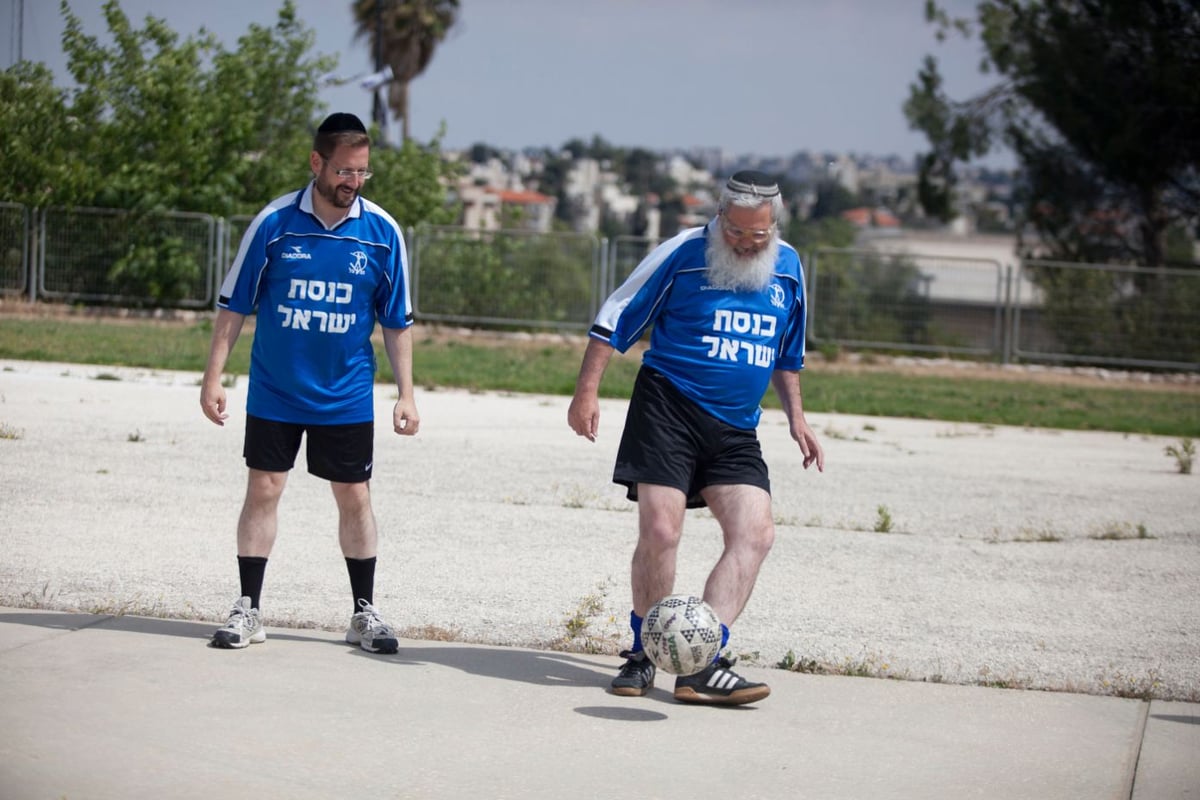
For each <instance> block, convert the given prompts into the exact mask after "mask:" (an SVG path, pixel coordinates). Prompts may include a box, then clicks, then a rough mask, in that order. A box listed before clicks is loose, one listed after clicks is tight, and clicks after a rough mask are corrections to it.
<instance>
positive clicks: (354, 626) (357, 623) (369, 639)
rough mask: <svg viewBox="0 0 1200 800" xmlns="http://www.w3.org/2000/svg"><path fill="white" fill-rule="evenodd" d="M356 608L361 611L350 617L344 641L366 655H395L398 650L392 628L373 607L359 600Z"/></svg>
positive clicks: (398, 645) (397, 643)
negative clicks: (357, 647)
mask: <svg viewBox="0 0 1200 800" xmlns="http://www.w3.org/2000/svg"><path fill="white" fill-rule="evenodd" d="M358 607H359V608H361V609H362V611H359V612H357V613H356V614H354V615H353V616H352V617H350V627H349V628H347V629H346V641H347V642H349V643H350V644H356V645H358V646H359V647H361V648H362V649H363V650H366V651H367V652H368V653H395V652H396V651H397V650H399V649H400V643H399V642H398V641H396V634H395V633H394V632H393V631H392V627H391V626H390V625H388V624H387V623H386V622H384V621H383V619H382V618H380V616H379V612H378V611H377V610H376V609H375V606H373V605H371V604H370V603H368V602H367V601H366V600H363V599H362V598H359V601H358Z"/></svg>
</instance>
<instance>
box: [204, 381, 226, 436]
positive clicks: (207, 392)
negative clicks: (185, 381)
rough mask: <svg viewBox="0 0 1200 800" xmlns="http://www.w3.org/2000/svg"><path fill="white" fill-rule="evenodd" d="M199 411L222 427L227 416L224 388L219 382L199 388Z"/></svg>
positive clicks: (209, 383)
mask: <svg viewBox="0 0 1200 800" xmlns="http://www.w3.org/2000/svg"><path fill="white" fill-rule="evenodd" d="M200 410H201V411H203V412H204V416H206V417H208V418H209V419H210V420H212V421H213V422H214V423H215V424H217V425H222V426H223V425H224V424H225V420H227V419H229V415H228V414H226V413H225V387H224V386H222V385H221V382H220V380H217V381H215V382H206V383H204V384H203V386H202V387H201V388H200Z"/></svg>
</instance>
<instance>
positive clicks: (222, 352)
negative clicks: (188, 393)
mask: <svg viewBox="0 0 1200 800" xmlns="http://www.w3.org/2000/svg"><path fill="white" fill-rule="evenodd" d="M245 321H246V317H245V316H244V315H242V314H238V313H237V312H235V311H230V310H229V309H227V308H222V309H220V310H219V311H217V318H216V319H215V320H214V321H213V334H212V344H211V345H209V348H208V364H206V365H205V367H204V378H203V379H201V381H200V408H201V410H202V411H204V416H206V417H208V418H209V419H210V420H212V421H213V422H214V423H216V424H217V425H224V424H225V420H226V419H228V417H229V415H228V414H226V413H225V387H224V386H223V385H222V384H221V375H222V373H224V372H225V364H226V362H227V361H229V354H230V353H231V352H233V346H234V344H236V343H237V340H238V335H239V334H241V332H242V324H243V323H244V322H245Z"/></svg>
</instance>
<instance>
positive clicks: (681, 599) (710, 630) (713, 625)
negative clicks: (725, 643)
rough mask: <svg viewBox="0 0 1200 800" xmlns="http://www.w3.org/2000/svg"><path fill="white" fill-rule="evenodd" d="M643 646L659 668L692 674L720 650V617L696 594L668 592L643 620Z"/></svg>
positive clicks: (706, 664)
mask: <svg viewBox="0 0 1200 800" xmlns="http://www.w3.org/2000/svg"><path fill="white" fill-rule="evenodd" d="M642 646H643V647H644V648H645V649H646V655H647V656H649V657H650V660H651V661H653V662H654V664H655V666H657V667H658V668H659V669H661V670H664V671H666V672H670V673H673V674H675V675H695V674H696V673H697V672H700V671H701V670H703V669H704V668H705V667H707V666H708V665H709V664H711V663H712V660H713V659H714V658H716V657H717V653H719V652H720V650H721V620H719V619H717V614H716V612H714V611H713V610H712V606H710V605H709V604H708V603H706V602H704V601H703V600H701V599H700V598H699V597H692V596H690V595H686V594H672V595H667V596H666V597H664V598H663V599H662V600H659V601H658V602H657V603H655V604H654V605H653V606H651V607H650V610H649V611H648V612H646V617H645V619H644V620H642Z"/></svg>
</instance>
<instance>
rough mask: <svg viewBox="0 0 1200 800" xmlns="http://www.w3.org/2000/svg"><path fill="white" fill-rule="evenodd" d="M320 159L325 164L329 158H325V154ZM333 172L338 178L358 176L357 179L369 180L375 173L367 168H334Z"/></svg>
mask: <svg viewBox="0 0 1200 800" xmlns="http://www.w3.org/2000/svg"><path fill="white" fill-rule="evenodd" d="M321 160H322V161H324V162H325V163H326V164H328V163H329V159H328V158H326V157H325V156H321ZM333 174H334V175H337V176H338V177H339V178H341V179H342V180H344V181H348V180H350V179H351V178H358V179H359V180H363V181H369V180H370V179H371V176H372V175H374V174H375V173H374V172H372V171H371V170H369V169H335V170H334V171H333Z"/></svg>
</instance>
